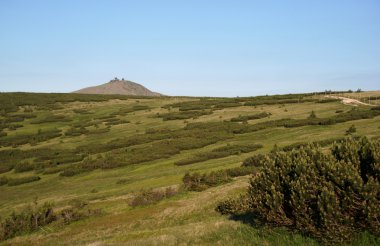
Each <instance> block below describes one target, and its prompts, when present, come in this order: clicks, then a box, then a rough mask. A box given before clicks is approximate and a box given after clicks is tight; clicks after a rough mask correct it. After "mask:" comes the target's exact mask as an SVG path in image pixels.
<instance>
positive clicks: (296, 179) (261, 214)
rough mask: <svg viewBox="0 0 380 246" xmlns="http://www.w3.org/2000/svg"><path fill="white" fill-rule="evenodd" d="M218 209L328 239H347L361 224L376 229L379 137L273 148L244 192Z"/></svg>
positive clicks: (378, 223)
mask: <svg viewBox="0 0 380 246" xmlns="http://www.w3.org/2000/svg"><path fill="white" fill-rule="evenodd" d="M264 160H265V159H264ZM217 210H218V211H220V212H221V213H222V214H249V215H250V216H251V219H252V220H253V219H254V218H259V219H260V220H261V221H262V222H265V223H267V224H269V225H273V226H286V227H289V228H291V229H295V230H297V231H299V232H301V233H304V234H306V235H310V236H312V237H314V238H317V239H318V240H320V241H321V242H324V243H327V244H335V243H342V242H347V241H349V240H350V239H352V238H353V237H354V236H355V234H356V233H357V232H360V231H364V230H367V231H370V232H371V233H373V234H375V235H379V233H380V141H369V140H368V139H367V138H361V139H358V140H356V139H352V138H347V139H345V140H343V141H342V142H340V143H336V144H334V145H333V147H332V148H331V152H330V153H326V152H325V151H322V149H321V148H320V147H318V146H317V145H308V146H305V147H301V148H300V149H295V150H292V151H289V152H284V151H276V152H274V153H272V154H270V155H268V158H266V160H265V161H264V163H263V168H262V171H261V172H259V173H257V174H256V175H254V176H253V178H252V180H251V183H250V187H249V189H248V192H247V193H246V194H245V195H243V196H241V197H240V198H239V199H235V200H234V199H230V200H227V201H225V202H222V203H220V204H219V206H218V208H217Z"/></svg>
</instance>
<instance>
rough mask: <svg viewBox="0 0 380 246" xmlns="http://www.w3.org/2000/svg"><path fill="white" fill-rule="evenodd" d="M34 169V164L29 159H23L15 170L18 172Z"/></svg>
mask: <svg viewBox="0 0 380 246" xmlns="http://www.w3.org/2000/svg"><path fill="white" fill-rule="evenodd" d="M33 169H34V165H33V164H32V163H30V162H28V161H22V162H19V163H17V164H16V165H15V167H14V170H15V172H16V173H21V172H28V171H32V170H33Z"/></svg>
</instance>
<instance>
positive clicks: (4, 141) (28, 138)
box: [0, 129, 61, 147]
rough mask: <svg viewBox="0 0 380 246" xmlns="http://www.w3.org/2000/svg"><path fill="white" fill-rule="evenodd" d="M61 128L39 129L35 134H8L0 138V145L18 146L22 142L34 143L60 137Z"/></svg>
mask: <svg viewBox="0 0 380 246" xmlns="http://www.w3.org/2000/svg"><path fill="white" fill-rule="evenodd" d="M60 136H61V130H59V129H52V130H44V131H41V130H39V131H38V132H37V133H36V134H25V135H24V134H23V135H17V134H16V135H8V136H6V137H3V138H1V139H0V146H15V147H16V146H19V145H23V144H28V143H29V144H36V143H39V142H43V141H46V140H49V139H52V138H56V137H60Z"/></svg>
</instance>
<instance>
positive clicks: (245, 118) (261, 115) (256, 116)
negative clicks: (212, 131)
mask: <svg viewBox="0 0 380 246" xmlns="http://www.w3.org/2000/svg"><path fill="white" fill-rule="evenodd" d="M270 115H271V113H267V112H262V113H258V114H253V115H244V116H242V115H240V116H239V117H236V118H232V119H231V121H232V122H243V121H248V120H256V119H262V118H266V117H268V116H270Z"/></svg>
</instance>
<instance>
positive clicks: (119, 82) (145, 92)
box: [73, 77, 162, 96]
mask: <svg viewBox="0 0 380 246" xmlns="http://www.w3.org/2000/svg"><path fill="white" fill-rule="evenodd" d="M73 93H80V94H106V95H112V94H116V95H131V96H162V94H160V93H157V92H152V91H150V90H149V89H147V88H146V87H144V86H142V85H140V84H138V83H136V82H132V81H129V80H124V78H122V79H118V78H117V77H115V78H114V79H112V80H110V81H109V82H108V83H105V84H102V85H98V86H92V87H87V88H84V89H81V90H78V91H74V92H73Z"/></svg>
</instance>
